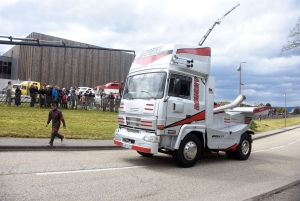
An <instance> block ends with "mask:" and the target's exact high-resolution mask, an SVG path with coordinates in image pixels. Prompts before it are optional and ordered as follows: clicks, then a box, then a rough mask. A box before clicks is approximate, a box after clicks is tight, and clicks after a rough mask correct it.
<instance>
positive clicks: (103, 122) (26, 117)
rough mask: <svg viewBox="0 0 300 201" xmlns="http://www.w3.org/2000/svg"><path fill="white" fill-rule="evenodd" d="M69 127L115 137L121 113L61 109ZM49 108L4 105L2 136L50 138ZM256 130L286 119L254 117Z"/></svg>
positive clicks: (79, 133) (72, 134)
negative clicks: (118, 116)
mask: <svg viewBox="0 0 300 201" xmlns="http://www.w3.org/2000/svg"><path fill="white" fill-rule="evenodd" d="M61 111H62V113H63V115H64V117H65V121H66V124H67V129H63V128H62V127H61V129H60V133H62V134H63V135H65V136H66V137H67V138H70V139H97V140H112V139H113V137H114V131H115V129H116V128H117V126H118V124H117V113H114V112H103V111H101V110H100V111H95V110H93V111H88V110H81V109H80V110H65V109H62V110H61ZM48 113H49V109H43V108H38V106H36V108H28V107H15V106H11V107H4V106H0V137H14V138H49V136H50V132H51V123H50V125H49V127H46V126H45V125H46V120H47V117H48ZM254 123H255V125H256V128H255V129H253V130H254V131H255V133H260V132H265V131H269V130H275V129H280V128H283V127H284V126H285V125H284V124H285V120H284V119H268V120H262V121H261V122H258V121H254ZM293 125H300V117H293V118H287V119H286V126H287V127H288V126H293Z"/></svg>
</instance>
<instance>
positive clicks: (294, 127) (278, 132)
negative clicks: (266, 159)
mask: <svg viewBox="0 0 300 201" xmlns="http://www.w3.org/2000/svg"><path fill="white" fill-rule="evenodd" d="M296 128H300V126H293V127H292V128H286V129H284V130H281V131H277V132H275V133H271V134H268V135H264V136H258V137H255V138H253V137H254V136H257V134H254V135H253V137H252V138H253V140H258V139H262V138H266V137H270V136H272V135H278V134H280V133H283V132H286V131H290V130H294V129H296Z"/></svg>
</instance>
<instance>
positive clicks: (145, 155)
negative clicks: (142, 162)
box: [136, 151, 154, 157]
mask: <svg viewBox="0 0 300 201" xmlns="http://www.w3.org/2000/svg"><path fill="white" fill-rule="evenodd" d="M136 152H138V153H139V154H140V155H142V156H144V157H151V156H153V155H154V154H149V153H144V152H140V151H136Z"/></svg>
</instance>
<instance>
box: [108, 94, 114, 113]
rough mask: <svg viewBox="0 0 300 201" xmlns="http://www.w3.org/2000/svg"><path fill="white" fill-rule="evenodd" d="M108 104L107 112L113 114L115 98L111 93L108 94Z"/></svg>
mask: <svg viewBox="0 0 300 201" xmlns="http://www.w3.org/2000/svg"><path fill="white" fill-rule="evenodd" d="M108 101H109V102H108V103H109V111H110V112H113V110H114V109H113V108H114V101H115V96H114V94H113V92H110V93H109V95H108Z"/></svg>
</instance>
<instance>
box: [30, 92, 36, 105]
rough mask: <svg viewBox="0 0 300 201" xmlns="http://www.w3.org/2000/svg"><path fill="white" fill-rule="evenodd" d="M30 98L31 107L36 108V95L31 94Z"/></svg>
mask: <svg viewBox="0 0 300 201" xmlns="http://www.w3.org/2000/svg"><path fill="white" fill-rule="evenodd" d="M30 98H31V101H30V107H34V104H35V102H36V94H30Z"/></svg>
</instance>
